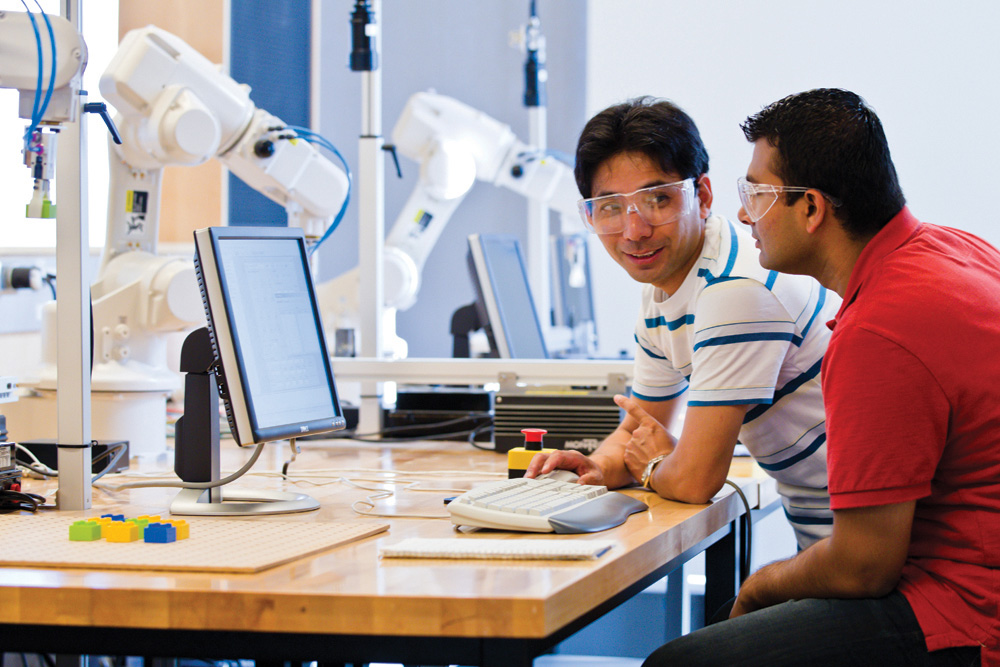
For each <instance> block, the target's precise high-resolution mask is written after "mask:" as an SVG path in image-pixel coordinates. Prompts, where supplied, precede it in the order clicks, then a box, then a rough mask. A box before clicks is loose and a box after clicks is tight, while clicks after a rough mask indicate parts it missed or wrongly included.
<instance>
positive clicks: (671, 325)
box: [645, 314, 694, 331]
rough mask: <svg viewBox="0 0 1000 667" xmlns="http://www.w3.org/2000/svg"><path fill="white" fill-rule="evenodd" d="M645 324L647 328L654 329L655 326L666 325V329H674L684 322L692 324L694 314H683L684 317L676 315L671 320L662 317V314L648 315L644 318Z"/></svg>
mask: <svg viewBox="0 0 1000 667" xmlns="http://www.w3.org/2000/svg"><path fill="white" fill-rule="evenodd" d="M645 324H646V328H647V329H655V328H657V327H667V330H668V331H676V330H677V329H680V328H681V327H682V326H684V325H685V324H694V315H692V314H688V315H685V316H684V317H678V318H677V319H676V320H673V321H671V322H667V320H666V318H665V317H663V315H660V316H659V317H649V318H646V321H645Z"/></svg>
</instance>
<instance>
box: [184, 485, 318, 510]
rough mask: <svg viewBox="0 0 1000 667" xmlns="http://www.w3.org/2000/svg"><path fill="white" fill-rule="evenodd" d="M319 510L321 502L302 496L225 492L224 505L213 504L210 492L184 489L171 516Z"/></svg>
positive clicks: (281, 492) (255, 492)
mask: <svg viewBox="0 0 1000 667" xmlns="http://www.w3.org/2000/svg"><path fill="white" fill-rule="evenodd" d="M317 509H319V502H318V501H317V500H315V499H314V498H311V497H310V496H307V495H305V494H302V493H287V492H285V491H250V490H234V489H224V490H222V501H221V502H218V501H210V500H209V493H208V489H181V491H180V493H178V494H177V496H176V497H175V498H174V501H173V502H172V503H170V513H171V514H179V515H185V516H187V515H191V516H254V515H260V514H289V513H292V512H310V511H312V510H317Z"/></svg>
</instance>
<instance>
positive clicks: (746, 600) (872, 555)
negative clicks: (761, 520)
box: [730, 501, 916, 617]
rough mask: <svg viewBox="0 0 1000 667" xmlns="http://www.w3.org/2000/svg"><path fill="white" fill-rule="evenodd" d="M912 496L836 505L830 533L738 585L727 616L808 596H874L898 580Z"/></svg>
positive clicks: (913, 504) (907, 537)
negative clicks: (839, 507)
mask: <svg viewBox="0 0 1000 667" xmlns="http://www.w3.org/2000/svg"><path fill="white" fill-rule="evenodd" d="M915 507H916V501H909V502H904V503H895V504H892V505H879V506H876V507H861V508H854V509H844V510H835V511H834V513H833V533H832V534H831V536H830V537H828V538H826V539H823V540H820V541H819V542H817V543H816V544H814V545H813V546H811V547H809V548H808V549H806V550H804V551H802V552H800V553H799V554H798V555H796V556H795V557H793V558H790V559H788V560H784V561H778V562H776V563H771V564H770V565H767V566H765V567H762V568H761V569H760V570H758V571H757V572H755V573H754V574H753V575H752V576H750V577H749V578H748V579H747V580H746V581H745V582H744V583H743V585H742V586H741V587H740V594H739V597H738V598H737V600H736V604H735V605H734V606H733V611H732V613H731V614H730V616H731V617H736V616H740V615H742V614H746V613H749V612H751V611H755V610H757V609H763V608H764V607H770V606H772V605H775V604H779V603H781V602H785V601H787V600H802V599H806V598H869V597H871V598H874V597H882V596H884V595H887V594H889V593H890V592H892V590H893V589H894V588H895V587H896V584H897V583H898V582H899V576H900V573H901V572H902V570H903V564H904V563H905V562H906V554H907V551H908V550H909V546H910V530H911V528H912V526H913V512H914V508H915Z"/></svg>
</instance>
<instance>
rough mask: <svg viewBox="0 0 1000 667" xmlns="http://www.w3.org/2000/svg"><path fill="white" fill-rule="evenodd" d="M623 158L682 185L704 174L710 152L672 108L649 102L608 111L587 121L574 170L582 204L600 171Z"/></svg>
mask: <svg viewBox="0 0 1000 667" xmlns="http://www.w3.org/2000/svg"><path fill="white" fill-rule="evenodd" d="M621 153H642V154H644V155H646V156H647V157H649V159H650V160H652V161H653V162H654V163H655V164H657V165H659V167H660V169H662V170H663V171H664V172H676V173H677V174H679V175H680V177H681V178H682V179H687V178H698V177H699V176H701V175H702V174H705V173H708V151H706V150H705V145H704V144H703V143H702V142H701V135H700V134H699V133H698V128H697V126H695V124H694V121H693V120H691V117H690V116H688V115H687V114H686V113H684V112H683V111H682V110H681V109H680V108H679V107H677V106H676V105H675V104H673V103H672V102H668V101H666V100H661V99H656V98H653V97H638V98H634V99H631V100H628V101H626V102H622V103H621V104H616V105H614V106H610V107H608V108H607V109H605V110H604V111H601V112H600V113H598V114H597V115H596V116H594V117H593V118H591V119H590V120H589V121H587V124H586V126H584V128H583V132H582V133H581V134H580V140H579V141H578V142H577V145H576V167H575V168H574V170H573V174H574V176H575V177H576V185H577V187H578V188H580V193H581V194H582V195H583V197H584V198H589V197H591V196H592V187H593V181H594V173H595V172H596V171H597V170H598V168H600V166H601V165H602V164H603V163H604V162H605V161H607V160H609V159H611V158H613V157H615V156H616V155H619V154H621Z"/></svg>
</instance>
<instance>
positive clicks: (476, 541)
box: [379, 535, 615, 560]
mask: <svg viewBox="0 0 1000 667" xmlns="http://www.w3.org/2000/svg"><path fill="white" fill-rule="evenodd" d="M614 545H615V543H614V542H612V541H610V540H582V539H578V538H572V539H567V540H557V539H552V538H545V537H542V538H536V539H529V538H513V539H503V540H493V539H482V538H479V537H473V536H471V535H469V536H465V537H445V538H433V537H409V538H407V539H405V540H400V541H399V542H397V543H396V544H388V545H385V546H383V547H382V548H381V549H380V550H379V554H380V555H381V556H382V557H383V558H461V559H480V558H489V559H503V560H595V559H597V558H600V557H601V556H602V555H603V554H604V553H605V552H607V551H608V550H609V549H611V548H612V547H613V546H614Z"/></svg>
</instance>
